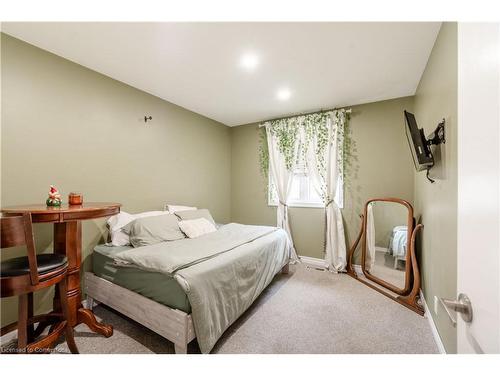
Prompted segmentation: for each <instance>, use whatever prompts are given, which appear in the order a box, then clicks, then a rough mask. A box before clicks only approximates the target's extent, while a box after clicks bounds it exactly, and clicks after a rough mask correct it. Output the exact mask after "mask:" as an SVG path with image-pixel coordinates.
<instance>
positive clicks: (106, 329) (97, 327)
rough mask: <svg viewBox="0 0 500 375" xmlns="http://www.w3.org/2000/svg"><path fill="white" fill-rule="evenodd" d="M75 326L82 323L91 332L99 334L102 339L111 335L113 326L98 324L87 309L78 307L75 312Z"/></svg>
mask: <svg viewBox="0 0 500 375" xmlns="http://www.w3.org/2000/svg"><path fill="white" fill-rule="evenodd" d="M77 319H78V320H77V324H80V323H83V324H85V325H87V327H89V328H90V329H91V330H92V332H95V333H99V334H101V335H103V336H104V337H110V336H112V335H113V326H112V325H110V324H104V323H99V322H98V321H97V319H96V318H95V315H94V313H93V312H92V311H90V310H89V309H84V308H83V307H80V308H79V309H78V312H77Z"/></svg>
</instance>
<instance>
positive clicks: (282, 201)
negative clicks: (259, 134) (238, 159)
mask: <svg viewBox="0 0 500 375" xmlns="http://www.w3.org/2000/svg"><path fill="white" fill-rule="evenodd" d="M265 125H266V134H267V147H268V151H269V174H270V177H271V181H272V183H273V184H274V186H275V187H276V193H277V195H278V210H277V217H276V219H277V220H276V221H277V223H276V224H277V226H278V227H280V228H282V229H284V230H285V231H286V233H287V234H288V239H289V240H290V244H291V253H290V257H291V259H292V260H293V261H298V260H299V258H298V256H297V252H296V251H295V246H294V244H293V239H292V232H291V230H290V222H289V218H288V204H287V202H288V197H289V194H290V189H291V186H292V180H293V171H292V170H291V169H288V168H287V166H286V163H285V157H284V156H283V155H282V153H281V152H280V150H279V145H278V139H277V138H276V137H275V136H274V135H273V134H272V132H271V130H270V127H269V124H265ZM296 144H297V145H298V142H296Z"/></svg>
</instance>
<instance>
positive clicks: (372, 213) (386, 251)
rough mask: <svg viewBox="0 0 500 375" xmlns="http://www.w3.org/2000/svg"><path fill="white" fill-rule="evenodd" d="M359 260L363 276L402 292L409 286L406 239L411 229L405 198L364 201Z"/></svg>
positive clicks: (395, 291)
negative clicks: (401, 199) (362, 239)
mask: <svg viewBox="0 0 500 375" xmlns="http://www.w3.org/2000/svg"><path fill="white" fill-rule="evenodd" d="M364 215H365V217H366V220H365V223H364V225H365V228H364V241H363V244H362V246H363V251H362V253H361V254H362V255H361V257H362V258H361V264H362V269H363V273H364V274H365V276H366V277H367V278H368V279H370V280H372V281H374V282H376V283H377V284H380V285H382V286H384V287H385V288H387V289H389V290H391V291H393V292H394V293H397V294H400V295H404V294H406V293H408V291H409V290H410V287H411V285H410V282H411V280H410V275H411V259H410V258H409V252H408V241H409V240H410V237H411V234H412V232H413V208H412V206H411V205H410V204H409V203H407V202H405V201H400V200H398V201H395V200H393V199H372V200H369V201H368V202H367V203H366V205H365V213H364Z"/></svg>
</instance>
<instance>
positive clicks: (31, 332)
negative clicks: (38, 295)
mask: <svg viewBox="0 0 500 375" xmlns="http://www.w3.org/2000/svg"><path fill="white" fill-rule="evenodd" d="M31 318H33V292H32V293H28V319H31ZM34 333H35V325H34V324H30V325H29V326H28V342H33V340H34V339H35V335H34Z"/></svg>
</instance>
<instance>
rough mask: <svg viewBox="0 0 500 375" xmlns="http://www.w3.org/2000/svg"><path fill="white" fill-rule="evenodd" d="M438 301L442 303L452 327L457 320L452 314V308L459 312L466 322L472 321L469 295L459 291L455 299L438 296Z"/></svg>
mask: <svg viewBox="0 0 500 375" xmlns="http://www.w3.org/2000/svg"><path fill="white" fill-rule="evenodd" d="M438 300H439V302H441V304H442V305H443V307H444V309H445V310H446V313H447V314H448V318H450V320H451V323H452V324H453V327H456V326H457V320H456V318H455V317H454V316H453V314H452V312H451V311H452V310H453V311H455V312H457V314H460V316H461V317H462V319H463V321H464V322H466V323H470V322H472V305H471V303H470V299H469V297H467V296H466V295H465V294H463V293H460V294H459V295H458V298H457V299H456V300H452V299H447V298H441V297H438Z"/></svg>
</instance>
